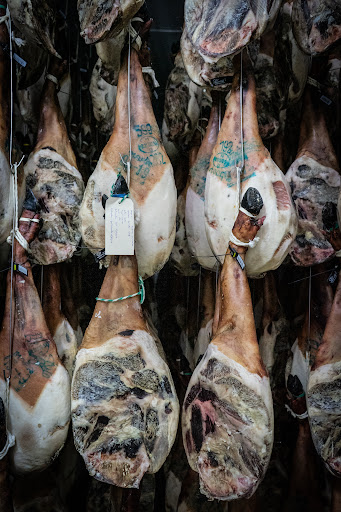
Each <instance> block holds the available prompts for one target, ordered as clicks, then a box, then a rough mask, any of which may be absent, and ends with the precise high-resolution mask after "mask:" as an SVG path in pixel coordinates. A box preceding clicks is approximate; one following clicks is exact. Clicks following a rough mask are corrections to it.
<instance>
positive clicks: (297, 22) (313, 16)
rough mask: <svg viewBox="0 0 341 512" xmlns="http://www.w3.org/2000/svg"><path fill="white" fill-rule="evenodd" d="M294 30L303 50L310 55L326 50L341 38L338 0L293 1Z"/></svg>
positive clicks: (340, 11) (340, 13)
mask: <svg viewBox="0 0 341 512" xmlns="http://www.w3.org/2000/svg"><path fill="white" fill-rule="evenodd" d="M292 22H293V32H294V35H295V38H296V41H297V42H298V44H299V45H300V47H301V48H302V50H303V51H304V52H306V53H308V54H310V55H318V54H320V53H323V52H325V51H326V50H327V49H328V48H329V47H330V46H331V45H332V44H334V43H336V42H337V41H338V40H339V39H340V38H341V8H340V3H339V1H338V0H301V1H299V2H294V3H293V10H292Z"/></svg>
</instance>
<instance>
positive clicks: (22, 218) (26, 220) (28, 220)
mask: <svg viewBox="0 0 341 512" xmlns="http://www.w3.org/2000/svg"><path fill="white" fill-rule="evenodd" d="M19 222H35V223H36V224H39V222H40V221H39V219H30V218H29V217H20V219H19Z"/></svg>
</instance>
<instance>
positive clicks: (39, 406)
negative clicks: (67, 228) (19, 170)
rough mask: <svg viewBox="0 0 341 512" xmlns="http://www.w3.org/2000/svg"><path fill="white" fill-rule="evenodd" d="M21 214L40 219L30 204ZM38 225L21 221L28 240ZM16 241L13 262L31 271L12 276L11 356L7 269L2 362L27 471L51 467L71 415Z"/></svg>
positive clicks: (16, 455) (64, 379)
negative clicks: (9, 379)
mask: <svg viewBox="0 0 341 512" xmlns="http://www.w3.org/2000/svg"><path fill="white" fill-rule="evenodd" d="M25 203H26V200H25ZM22 217H24V218H28V219H38V215H37V214H35V213H34V212H33V211H31V210H26V209H24V211H23V213H22ZM38 227H39V224H37V223H36V222H27V221H25V222H24V221H20V223H19V230H20V232H21V234H22V235H23V236H24V238H25V239H26V240H27V242H28V243H31V242H32V240H33V239H34V237H35V236H36V234H37V231H38ZM14 243H15V247H14V261H15V263H16V264H19V265H22V266H23V267H25V268H26V270H27V273H28V275H27V276H25V275H22V274H19V273H18V272H14V276H13V302H12V315H13V336H12V340H13V351H12V357H11V355H10V354H9V339H10V329H11V326H10V309H11V300H10V297H11V272H9V273H8V277H7V295H6V306H5V314H4V321H3V324H2V329H1V333H0V361H1V366H2V369H3V370H4V372H5V373H6V376H7V375H8V374H9V373H10V367H11V364H12V370H11V375H12V376H11V385H10V397H9V411H7V414H8V428H9V431H10V432H11V433H12V434H14V435H15V438H16V442H15V446H14V448H13V449H12V451H11V454H12V457H13V467H14V469H15V471H17V472H22V473H23V472H29V471H34V470H42V469H44V468H46V467H47V466H48V465H49V464H50V463H51V462H52V460H53V459H54V457H56V456H57V454H58V453H59V451H60V450H61V448H62V447H63V444H64V442H65V439H66V436H67V432H68V427H69V420H70V379H69V376H68V373H67V371H66V370H65V368H64V366H63V365H62V364H61V362H60V360H59V358H58V354H57V350H56V347H55V344H54V341H53V339H52V336H51V333H50V332H49V330H48V327H47V325H46V321H45V317H44V314H43V309H42V307H41V303H40V299H39V295H38V292H37V289H36V287H35V284H34V281H33V276H32V270H31V265H30V263H29V261H28V260H27V254H26V252H25V250H24V249H23V247H21V245H19V243H18V242H17V241H15V242H14ZM4 372H3V371H1V375H0V395H1V397H2V399H4V397H5V388H6V384H5V381H4V380H3V379H4V377H3V374H4Z"/></svg>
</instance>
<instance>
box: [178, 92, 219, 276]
mask: <svg viewBox="0 0 341 512" xmlns="http://www.w3.org/2000/svg"><path fill="white" fill-rule="evenodd" d="M218 102H219V96H218V95H217V94H214V93H212V108H211V113H210V118H209V122H208V125H207V128H206V132H205V136H204V138H203V140H202V143H201V146H200V149H199V152H198V155H197V158H196V160H195V163H194V165H192V166H191V168H190V179H189V186H188V190H187V196H186V216H185V222H186V234H187V240H188V246H189V250H190V251H191V253H192V254H193V256H195V258H196V260H197V262H198V263H199V265H201V266H202V267H204V268H206V269H208V270H213V269H214V268H215V267H216V266H217V260H216V259H215V257H214V255H213V253H212V251H211V248H210V246H209V244H208V241H207V235H206V230H205V184H206V174H207V171H208V168H209V165H210V158H211V154H212V151H213V148H214V146H215V144H216V142H217V137H218V132H219V103H218Z"/></svg>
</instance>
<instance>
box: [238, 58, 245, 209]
mask: <svg viewBox="0 0 341 512" xmlns="http://www.w3.org/2000/svg"><path fill="white" fill-rule="evenodd" d="M239 110H240V147H241V165H240V167H239V165H236V171H237V209H236V211H237V215H238V212H239V208H240V194H241V174H242V172H244V165H245V159H244V130H243V123H244V119H243V50H242V51H241V52H240V85H239Z"/></svg>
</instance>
